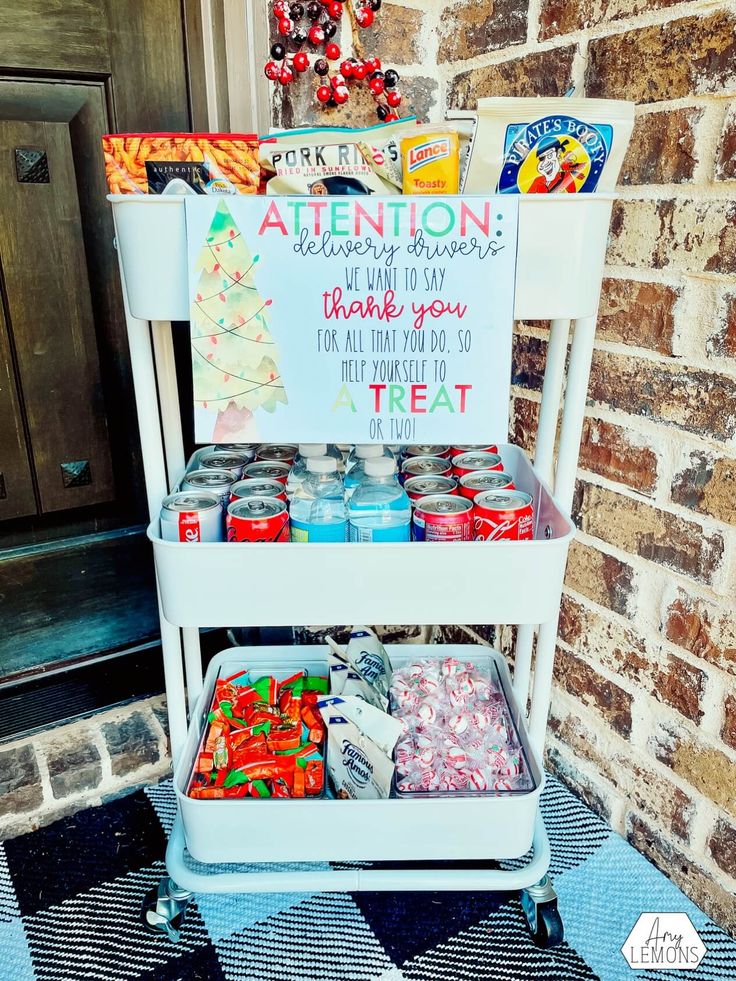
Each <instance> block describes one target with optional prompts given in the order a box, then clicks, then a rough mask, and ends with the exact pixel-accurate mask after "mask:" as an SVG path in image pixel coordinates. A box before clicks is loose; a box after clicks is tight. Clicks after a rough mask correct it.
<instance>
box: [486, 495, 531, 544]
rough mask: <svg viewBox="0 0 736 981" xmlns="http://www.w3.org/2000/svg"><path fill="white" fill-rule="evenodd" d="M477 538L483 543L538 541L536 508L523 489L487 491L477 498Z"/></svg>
mask: <svg viewBox="0 0 736 981" xmlns="http://www.w3.org/2000/svg"><path fill="white" fill-rule="evenodd" d="M475 537H476V540H477V541H480V542H497V541H502V540H506V541H514V542H521V541H528V540H529V539H531V538H534V507H533V505H532V499H531V497H530V496H529V494H525V493H524V492H523V491H519V490H499V491H486V492H485V493H484V494H479V495H478V497H476V499H475Z"/></svg>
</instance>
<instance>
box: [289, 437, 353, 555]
mask: <svg viewBox="0 0 736 981" xmlns="http://www.w3.org/2000/svg"><path fill="white" fill-rule="evenodd" d="M343 493H344V491H343V485H342V478H341V477H340V474H339V473H338V472H337V461H336V460H334V459H333V458H332V457H327V456H310V457H307V476H306V479H305V480H304V481H302V483H301V484H300V485H299V486H298V487H297V489H296V492H295V494H294V497H293V499H292V501H291V508H290V518H291V540H292V542H344V541H345V540H346V539H347V521H346V516H345V501H344V498H343Z"/></svg>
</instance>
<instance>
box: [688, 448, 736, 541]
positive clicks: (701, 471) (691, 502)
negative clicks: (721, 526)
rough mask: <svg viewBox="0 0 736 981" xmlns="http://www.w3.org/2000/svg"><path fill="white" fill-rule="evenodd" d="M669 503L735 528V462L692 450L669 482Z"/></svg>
mask: <svg viewBox="0 0 736 981" xmlns="http://www.w3.org/2000/svg"><path fill="white" fill-rule="evenodd" d="M672 500H673V501H675V503H676V504H682V505H683V506H684V507H686V508H692V509H693V511H699V512H700V513H701V514H708V515H710V516H711V517H712V518H717V519H718V521H725V522H726V523H727V524H730V525H736V460H733V459H729V458H728V457H723V456H716V455H715V454H713V453H706V452H703V451H695V452H693V453H691V454H690V458H689V461H688V464H687V466H686V467H684V468H683V469H682V470H680V471H679V473H676V474H675V476H674V479H673V481H672Z"/></svg>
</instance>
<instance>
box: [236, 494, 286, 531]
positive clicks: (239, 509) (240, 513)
mask: <svg viewBox="0 0 736 981" xmlns="http://www.w3.org/2000/svg"><path fill="white" fill-rule="evenodd" d="M226 524H227V540H228V541H229V542H288V541H289V512H288V511H287V510H286V505H285V504H284V502H283V501H277V500H276V499H275V498H273V497H247V498H245V499H242V500H238V501H233V502H232V504H230V505H228V509H227V518H226Z"/></svg>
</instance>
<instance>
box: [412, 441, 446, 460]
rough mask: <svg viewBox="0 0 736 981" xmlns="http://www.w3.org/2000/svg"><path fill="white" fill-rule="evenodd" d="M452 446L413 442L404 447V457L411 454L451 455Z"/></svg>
mask: <svg viewBox="0 0 736 981" xmlns="http://www.w3.org/2000/svg"><path fill="white" fill-rule="evenodd" d="M449 455H450V447H449V446H439V445H437V444H434V443H412V444H411V445H410V446H405V447H404V459H405V460H406V459H407V458H408V457H410V456H442V457H449Z"/></svg>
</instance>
